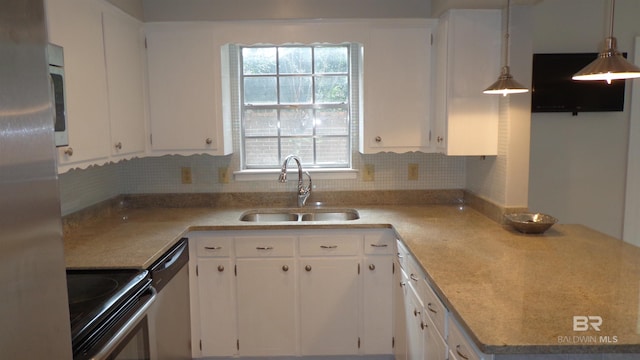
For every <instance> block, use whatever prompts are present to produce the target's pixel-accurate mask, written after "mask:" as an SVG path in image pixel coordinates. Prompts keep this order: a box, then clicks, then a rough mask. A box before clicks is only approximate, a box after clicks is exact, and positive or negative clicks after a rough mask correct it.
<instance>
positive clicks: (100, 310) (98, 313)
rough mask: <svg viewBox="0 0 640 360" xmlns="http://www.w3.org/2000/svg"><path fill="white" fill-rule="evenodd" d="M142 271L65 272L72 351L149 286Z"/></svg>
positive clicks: (148, 281)
mask: <svg viewBox="0 0 640 360" xmlns="http://www.w3.org/2000/svg"><path fill="white" fill-rule="evenodd" d="M150 282H151V278H150V276H149V273H148V272H147V271H146V270H67V292H68V295H69V315H70V321H71V340H72V343H73V348H74V351H75V349H76V348H77V347H78V346H79V345H80V344H81V343H83V342H86V341H91V338H93V337H94V335H93V334H95V333H96V332H99V331H100V328H101V327H103V326H104V322H105V319H107V318H110V317H113V316H114V314H116V313H118V312H122V311H123V310H126V309H123V307H126V306H127V303H129V302H130V299H132V298H134V297H136V296H138V294H139V293H141V292H142V291H145V290H146V289H147V288H148V287H149V286H150Z"/></svg>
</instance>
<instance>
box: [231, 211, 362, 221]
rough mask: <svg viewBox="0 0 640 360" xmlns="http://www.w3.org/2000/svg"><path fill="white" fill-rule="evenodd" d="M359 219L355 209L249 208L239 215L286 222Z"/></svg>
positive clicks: (243, 219) (241, 218)
mask: <svg viewBox="0 0 640 360" xmlns="http://www.w3.org/2000/svg"><path fill="white" fill-rule="evenodd" d="M357 219H360V214H359V213H358V210H355V209H285V210H249V211H247V212H245V213H243V214H242V215H241V216H240V221H249V222H287V221H294V222H295V221H349V220H357Z"/></svg>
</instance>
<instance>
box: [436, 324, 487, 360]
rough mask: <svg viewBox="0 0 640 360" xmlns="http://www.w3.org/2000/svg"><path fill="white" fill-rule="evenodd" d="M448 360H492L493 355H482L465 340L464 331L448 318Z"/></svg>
mask: <svg viewBox="0 0 640 360" xmlns="http://www.w3.org/2000/svg"><path fill="white" fill-rule="evenodd" d="M448 327H449V337H448V338H447V343H448V344H449V360H492V359H493V355H487V354H483V353H482V352H480V350H478V349H477V348H476V346H475V345H473V343H472V342H471V341H470V340H469V339H468V338H467V336H466V335H465V332H464V330H462V328H461V327H460V325H459V324H458V323H457V321H455V320H454V319H453V318H449V322H448Z"/></svg>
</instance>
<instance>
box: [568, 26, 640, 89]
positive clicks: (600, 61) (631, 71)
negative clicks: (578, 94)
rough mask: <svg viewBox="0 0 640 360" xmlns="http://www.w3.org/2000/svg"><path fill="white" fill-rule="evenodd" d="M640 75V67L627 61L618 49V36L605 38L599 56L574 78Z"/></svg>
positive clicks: (600, 78) (587, 78)
mask: <svg viewBox="0 0 640 360" xmlns="http://www.w3.org/2000/svg"><path fill="white" fill-rule="evenodd" d="M638 77H640V68H639V67H637V66H636V65H634V64H632V63H630V62H629V61H627V59H625V58H624V56H622V54H621V53H620V52H619V51H618V50H617V49H616V38H614V37H608V38H606V39H605V49H604V51H603V52H601V53H600V54H598V58H597V59H595V60H594V61H593V62H591V63H590V64H589V65H587V66H585V67H584V68H583V69H582V70H580V71H578V72H577V73H576V74H575V75H573V77H572V79H573V80H604V81H606V82H607V83H608V84H611V81H612V80H622V79H633V78H638Z"/></svg>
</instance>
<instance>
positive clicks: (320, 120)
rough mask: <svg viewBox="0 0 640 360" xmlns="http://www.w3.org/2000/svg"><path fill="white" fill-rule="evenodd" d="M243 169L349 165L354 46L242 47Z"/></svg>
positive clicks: (240, 77) (324, 167) (343, 166)
mask: <svg viewBox="0 0 640 360" xmlns="http://www.w3.org/2000/svg"><path fill="white" fill-rule="evenodd" d="M239 50H240V51H239V57H240V66H239V72H240V74H239V86H240V119H241V127H240V128H241V143H242V144H241V147H242V167H243V170H251V169H278V168H280V166H281V164H282V161H283V160H284V158H285V157H286V156H287V155H290V154H295V155H298V156H299V157H300V158H301V160H302V162H303V164H304V166H305V167H306V168H312V169H313V168H316V169H336V168H350V167H351V131H352V130H351V117H352V116H351V115H352V114H351V111H352V108H351V107H352V103H353V101H352V98H353V96H352V91H351V83H352V82H353V79H352V77H351V73H352V71H351V58H352V56H351V52H352V51H351V47H350V45H348V44H346V45H313V46H301V45H292V46H242V47H240V48H239Z"/></svg>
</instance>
